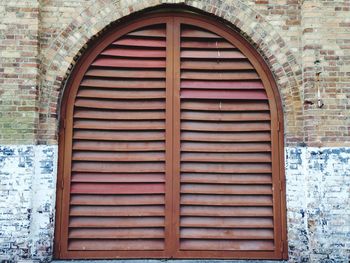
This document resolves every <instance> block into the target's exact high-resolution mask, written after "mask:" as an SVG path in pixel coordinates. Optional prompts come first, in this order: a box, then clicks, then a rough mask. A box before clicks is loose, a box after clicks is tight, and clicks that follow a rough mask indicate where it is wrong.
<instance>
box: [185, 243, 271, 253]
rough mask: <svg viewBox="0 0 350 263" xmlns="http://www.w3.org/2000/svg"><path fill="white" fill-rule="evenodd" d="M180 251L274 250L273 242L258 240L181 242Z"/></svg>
mask: <svg viewBox="0 0 350 263" xmlns="http://www.w3.org/2000/svg"><path fill="white" fill-rule="evenodd" d="M180 248H181V249H182V250H204V251H208V250H209V251H213V250H218V251H222V250H227V251H236V250H237V251H242V250H274V249H275V246H274V243H273V241H268V240H259V241H255V240H254V241H253V240H251V241H248V240H245V241H243V240H182V241H181V243H180Z"/></svg>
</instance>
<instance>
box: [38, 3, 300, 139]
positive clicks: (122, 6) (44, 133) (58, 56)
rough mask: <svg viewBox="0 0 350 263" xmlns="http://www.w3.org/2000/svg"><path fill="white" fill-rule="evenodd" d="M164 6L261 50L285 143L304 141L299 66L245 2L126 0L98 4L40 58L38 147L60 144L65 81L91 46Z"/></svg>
mask: <svg viewBox="0 0 350 263" xmlns="http://www.w3.org/2000/svg"><path fill="white" fill-rule="evenodd" d="M162 4H181V5H182V6H183V7H184V8H186V6H187V7H191V8H195V9H197V10H198V11H201V12H205V13H208V14H213V15H215V16H217V17H219V18H221V19H223V20H225V21H226V22H228V23H230V24H232V25H233V26H234V27H235V28H236V29H237V30H238V31H239V32H240V33H241V35H242V36H243V37H244V38H245V39H246V40H247V41H248V42H250V43H251V44H252V45H253V46H254V47H255V48H256V49H257V50H258V52H259V53H260V54H261V56H262V57H263V58H264V60H265V62H266V64H267V65H268V66H269V68H270V70H271V72H272V73H273V75H274V77H275V80H276V84H277V86H278V89H279V92H280V96H281V99H282V105H283V111H284V120H285V123H284V127H285V139H286V145H295V144H297V143H300V142H303V138H304V133H303V118H302V114H303V111H302V100H301V89H300V88H301V85H302V84H301V83H302V71H301V68H300V65H299V64H298V62H297V60H296V58H295V57H294V56H293V54H292V52H291V51H290V49H289V48H288V45H287V44H286V43H285V41H284V40H283V39H282V37H281V36H280V35H279V34H278V32H277V31H276V30H275V29H274V28H273V26H271V25H270V24H269V23H268V22H267V21H266V20H265V19H264V18H263V17H262V16H261V15H260V14H259V13H258V12H256V11H255V10H253V9H252V8H251V7H249V6H247V5H246V4H244V3H243V1H237V0H236V1H231V0H221V1H220V0H215V1H213V0H190V1H186V0H185V1H179V0H168V1H164V0H163V1H162V0H144V1H137V0H133V1H130V0H128V1H127V0H126V1H123V0H122V1H113V2H110V1H108V3H107V2H106V1H105V0H97V1H94V4H93V5H91V6H87V7H86V8H85V10H84V11H83V12H82V13H80V14H79V15H78V16H76V17H75V18H74V20H72V22H71V23H70V24H69V26H67V27H66V28H65V29H64V30H62V32H61V33H60V34H59V35H58V36H57V37H56V38H55V39H54V40H53V41H52V42H51V43H50V48H48V49H47V51H46V52H45V53H43V54H41V65H42V67H41V73H42V74H41V75H42V79H41V86H40V105H39V108H40V118H39V124H38V127H39V129H38V130H39V132H38V134H37V140H38V142H39V143H49V144H57V131H58V123H59V122H58V116H59V114H58V112H59V107H60V101H61V97H62V94H63V91H64V86H65V80H66V79H67V77H68V76H69V73H70V72H71V69H72V68H73V66H74V64H75V61H76V60H77V58H79V56H80V55H81V54H82V52H83V51H84V49H85V48H86V43H87V42H88V41H90V40H91V39H94V38H96V37H97V36H98V35H100V33H101V32H103V31H104V29H105V28H106V27H108V26H109V25H110V24H111V23H114V22H116V21H118V20H120V19H122V18H125V17H127V16H129V15H132V14H134V13H136V12H139V11H142V10H145V9H147V8H157V7H161V6H162Z"/></svg>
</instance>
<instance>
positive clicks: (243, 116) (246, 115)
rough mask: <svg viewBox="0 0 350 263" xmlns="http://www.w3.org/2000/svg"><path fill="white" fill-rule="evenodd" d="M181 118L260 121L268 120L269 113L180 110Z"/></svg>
mask: <svg viewBox="0 0 350 263" xmlns="http://www.w3.org/2000/svg"><path fill="white" fill-rule="evenodd" d="M181 119H183V120H199V121H262V120H270V113H265V112H243V113H242V112H203V111H182V112H181Z"/></svg>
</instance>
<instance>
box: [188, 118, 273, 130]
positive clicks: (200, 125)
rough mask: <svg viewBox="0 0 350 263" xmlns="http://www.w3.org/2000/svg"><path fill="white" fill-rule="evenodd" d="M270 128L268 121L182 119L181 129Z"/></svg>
mask: <svg viewBox="0 0 350 263" xmlns="http://www.w3.org/2000/svg"><path fill="white" fill-rule="evenodd" d="M270 129H271V126H270V123H269V122H234V123H232V122H231V123H223V122H200V121H182V122H181V130H187V131H215V132H229V131H238V132H242V131H269V130H270Z"/></svg>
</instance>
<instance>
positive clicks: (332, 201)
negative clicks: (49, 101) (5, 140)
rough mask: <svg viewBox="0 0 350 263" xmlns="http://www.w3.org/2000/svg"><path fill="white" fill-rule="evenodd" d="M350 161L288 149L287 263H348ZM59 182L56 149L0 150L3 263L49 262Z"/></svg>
mask: <svg viewBox="0 0 350 263" xmlns="http://www.w3.org/2000/svg"><path fill="white" fill-rule="evenodd" d="M349 159H350V148H335V147H334V148H329V147H327V148H313V147H292V148H288V147H287V148H285V160H286V162H285V168H286V181H287V185H286V189H287V223H288V244H289V262H348V259H349V257H350V253H349V251H350V249H349V248H350V162H349ZM56 176H57V146H56V145H53V146H52V145H51V146H45V145H36V146H35V145H30V146H28V145H16V146H0V198H1V202H0V260H14V261H16V262H35V261H49V260H51V258H52V249H53V233H54V214H55V195H56ZM259 262H261V261H259Z"/></svg>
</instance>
